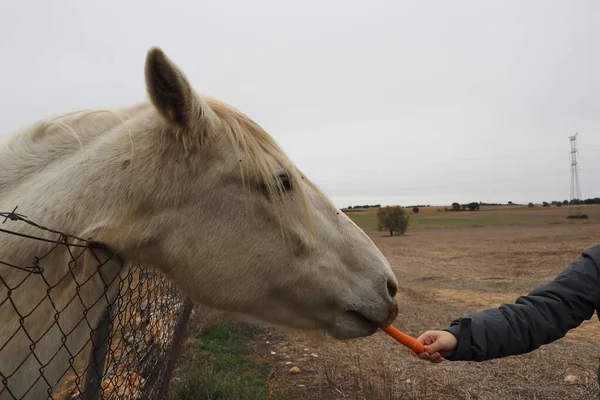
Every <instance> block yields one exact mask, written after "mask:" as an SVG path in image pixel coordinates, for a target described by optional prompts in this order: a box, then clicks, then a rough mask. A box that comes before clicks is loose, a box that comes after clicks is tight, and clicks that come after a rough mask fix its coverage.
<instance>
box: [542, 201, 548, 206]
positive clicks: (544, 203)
mask: <svg viewBox="0 0 600 400" xmlns="http://www.w3.org/2000/svg"><path fill="white" fill-rule="evenodd" d="M542 207H550V204H548V202H547V201H544V202H542Z"/></svg>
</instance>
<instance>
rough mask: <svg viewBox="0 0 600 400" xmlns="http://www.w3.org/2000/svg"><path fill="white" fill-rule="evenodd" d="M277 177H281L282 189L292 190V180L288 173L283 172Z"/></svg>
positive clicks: (280, 185) (285, 190) (280, 184)
mask: <svg viewBox="0 0 600 400" xmlns="http://www.w3.org/2000/svg"><path fill="white" fill-rule="evenodd" d="M277 178H278V179H279V187H280V189H282V190H283V191H284V192H288V191H290V190H292V182H291V181H290V177H289V175H288V174H286V173H284V172H282V173H280V174H279V175H278V176H277Z"/></svg>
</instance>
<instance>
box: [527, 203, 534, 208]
mask: <svg viewBox="0 0 600 400" xmlns="http://www.w3.org/2000/svg"><path fill="white" fill-rule="evenodd" d="M527 207H530V208H533V207H535V206H534V205H533V203H529V204H527Z"/></svg>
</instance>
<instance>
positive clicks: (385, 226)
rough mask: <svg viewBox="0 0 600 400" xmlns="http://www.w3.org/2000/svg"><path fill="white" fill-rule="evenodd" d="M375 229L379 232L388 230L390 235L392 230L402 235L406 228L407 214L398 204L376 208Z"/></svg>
mask: <svg viewBox="0 0 600 400" xmlns="http://www.w3.org/2000/svg"><path fill="white" fill-rule="evenodd" d="M377 229H378V230H379V232H383V231H384V230H385V231H388V232H389V233H390V236H394V232H396V233H399V234H400V235H404V234H405V233H406V231H407V230H408V215H406V213H405V212H404V208H402V207H400V206H387V207H383V208H380V209H379V210H377Z"/></svg>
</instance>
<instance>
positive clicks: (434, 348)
mask: <svg viewBox="0 0 600 400" xmlns="http://www.w3.org/2000/svg"><path fill="white" fill-rule="evenodd" d="M424 347H425V351H426V352H428V353H429V354H433V353H436V352H438V351H441V350H442V345H441V344H440V342H433V343H431V344H426V345H425V346H424Z"/></svg>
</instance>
